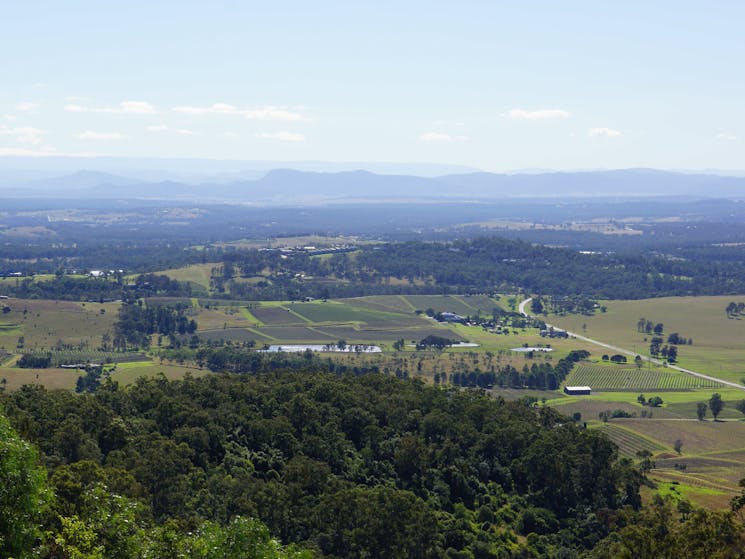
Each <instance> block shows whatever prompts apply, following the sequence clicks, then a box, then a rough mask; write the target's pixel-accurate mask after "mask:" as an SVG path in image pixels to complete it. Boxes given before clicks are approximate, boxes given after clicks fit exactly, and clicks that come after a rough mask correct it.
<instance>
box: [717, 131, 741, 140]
mask: <svg viewBox="0 0 745 559" xmlns="http://www.w3.org/2000/svg"><path fill="white" fill-rule="evenodd" d="M716 137H717V140H728V141H730V142H734V141H735V140H737V136H735V135H734V134H730V133H729V132H720V133H719V134H717V136H716Z"/></svg>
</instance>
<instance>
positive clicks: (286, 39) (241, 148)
mask: <svg viewBox="0 0 745 559" xmlns="http://www.w3.org/2000/svg"><path fill="white" fill-rule="evenodd" d="M529 8H530V9H527V8H526V7H525V6H518V5H510V4H502V3H483V2H477V1H470V2H465V3H458V4H431V3H424V2H418V1H412V2H406V3H403V4H399V5H395V6H385V7H381V5H380V4H379V3H372V2H358V3H354V4H349V3H342V2H333V1H331V2H322V3H314V4H307V3H302V2H297V1H288V2H283V3H281V4H279V5H267V4H254V3H251V4H244V3H237V4H231V5H218V4H210V5H206V4H200V3H189V2H179V3H174V2H163V3H157V4H151V3H147V4H146V3H144V2H142V1H133V2H128V3H127V5H126V6H114V5H111V4H91V3H87V2H80V1H78V2H75V1H73V2H69V3H66V4H65V5H64V6H63V5H56V4H53V3H52V4H47V5H45V6H44V10H43V13H44V17H39V9H38V6H34V5H25V4H10V5H8V6H5V8H4V13H3V19H4V21H5V22H6V30H5V33H4V34H3V37H2V38H0V46H2V47H3V51H4V52H8V53H10V52H12V53H13V56H9V57H6V60H5V61H4V65H3V72H4V75H3V88H2V91H0V155H4V156H24V155H26V156H36V157H38V158H39V161H38V162H37V164H38V165H41V159H44V156H49V155H88V156H93V155H95V156H106V157H159V158H207V159H227V160H253V161H295V162H297V161H337V162H344V161H347V162H399V163H404V162H410V161H413V162H428V161H431V162H436V163H441V164H446V165H452V166H464V167H469V168H475V169H482V170H485V171H491V172H515V171H519V170H525V169H528V170H530V169H552V170H558V171H564V170H578V169H619V168H640V167H641V168H657V169H702V170H704V169H740V168H742V163H741V162H742V161H743V155H745V152H744V150H743V144H742V138H743V137H745V110H743V106H742V99H743V95H742V92H743V89H745V78H743V77H742V75H741V74H740V73H737V72H736V71H733V68H737V67H738V66H739V63H740V60H742V58H743V55H744V54H745V38H743V35H742V33H741V32H740V29H739V22H741V21H742V20H743V18H744V17H745V5H741V4H736V3H731V2H715V3H714V4H713V5H712V4H711V3H710V4H708V5H707V6H706V8H703V7H697V6H696V5H681V4H680V3H675V4H673V3H667V2H662V3H654V4H649V3H642V2H631V3H628V2H627V3H623V4H616V5H609V4H607V3H602V4H592V3H591V4H588V3H584V2H565V3H561V4H560V5H558V4H556V3H552V2H548V1H545V0H544V1H538V2H535V3H533V4H531V6H530V7H529ZM165 22H167V25H166V24H164V23H165ZM30 37H33V40H29V38H30ZM21 45H22V47H21Z"/></svg>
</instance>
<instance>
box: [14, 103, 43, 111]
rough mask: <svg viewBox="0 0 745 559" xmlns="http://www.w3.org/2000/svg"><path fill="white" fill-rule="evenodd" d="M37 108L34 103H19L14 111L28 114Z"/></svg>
mask: <svg viewBox="0 0 745 559" xmlns="http://www.w3.org/2000/svg"><path fill="white" fill-rule="evenodd" d="M38 106H39V105H38V104H36V103H31V102H29V101H21V102H20V103H17V104H16V106H15V110H16V111H21V112H24V113H28V112H31V111H33V110H34V109H36V108H37V107H38Z"/></svg>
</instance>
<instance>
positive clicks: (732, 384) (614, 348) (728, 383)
mask: <svg viewBox="0 0 745 559" xmlns="http://www.w3.org/2000/svg"><path fill="white" fill-rule="evenodd" d="M532 300H533V298H532V297H529V298H528V299H525V300H524V301H522V302H521V303H520V306H519V307H518V309H519V311H520V314H522V315H523V316H530V315H529V314H528V313H527V312H526V310H525V307H526V306H527V305H529V304H530V302H531V301H532ZM546 326H548V327H549V328H553V329H554V330H559V331H560V332H566V333H567V334H569V335H570V336H571V337H573V338H576V339H578V340H582V341H583V342H588V343H591V344H594V345H597V346H600V347H604V348H606V349H610V350H612V351H615V352H616V353H622V354H626V355H631V356H632V357H636V356H637V354H636V353H634V352H633V351H629V350H628V349H624V348H622V347H618V346H614V345H611V344H606V343H605V342H601V341H600V340H593V339H592V338H588V337H587V336H582V335H580V334H577V333H575V332H570V331H569V330H564V329H563V328H559V327H557V326H554V325H553V324H548V323H546ZM640 357H641V358H642V360H644V361H647V362H649V363H653V364H655V365H666V366H667V368H668V369H674V370H676V371H680V372H681V373H686V374H687V375H691V376H694V377H698V378H702V379H706V380H711V381H714V382H719V383H722V384H724V385H726V386H728V387H731V388H737V389H739V390H744V391H745V386H743V385H741V384H737V383H736V382H731V381H728V380H724V379H721V378H717V377H712V376H710V375H705V374H703V373H698V372H696V371H691V370H690V369H684V368H683V367H678V366H677V365H672V364H670V363H664V362H663V361H661V360H659V359H654V358H652V357H646V356H644V355H641V356H640Z"/></svg>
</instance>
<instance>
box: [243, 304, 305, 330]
mask: <svg viewBox="0 0 745 559" xmlns="http://www.w3.org/2000/svg"><path fill="white" fill-rule="evenodd" d="M251 314H252V315H254V316H255V317H256V318H258V319H259V320H260V321H261V322H262V323H263V324H264V325H265V326H284V325H291V324H305V323H306V322H307V321H306V320H303V319H302V318H300V317H299V316H297V315H296V314H294V313H292V312H290V310H289V309H287V308H286V307H278V306H271V307H267V306H260V307H256V308H252V309H251Z"/></svg>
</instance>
